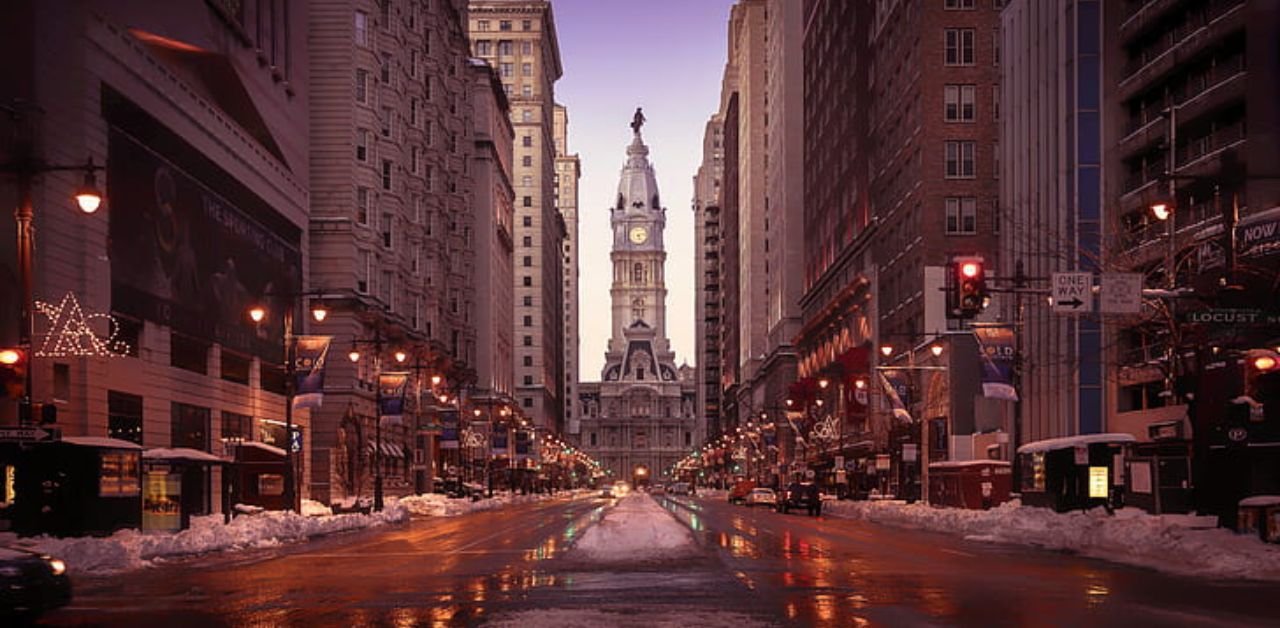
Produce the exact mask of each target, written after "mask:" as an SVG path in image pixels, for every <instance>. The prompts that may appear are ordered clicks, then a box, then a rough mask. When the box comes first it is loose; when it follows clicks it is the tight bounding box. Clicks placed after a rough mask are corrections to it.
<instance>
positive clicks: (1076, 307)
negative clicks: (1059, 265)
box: [1053, 273, 1093, 314]
mask: <svg viewBox="0 0 1280 628" xmlns="http://www.w3.org/2000/svg"><path fill="white" fill-rule="evenodd" d="M1053 311H1054V312H1055V313H1058V314H1080V313H1085V312H1092V311H1093V273H1053Z"/></svg>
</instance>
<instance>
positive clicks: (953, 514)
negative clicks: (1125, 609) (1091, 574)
mask: <svg viewBox="0 0 1280 628" xmlns="http://www.w3.org/2000/svg"><path fill="white" fill-rule="evenodd" d="M823 512H824V513H826V514H828V515H830V516H833V517H845V518H850V519H863V520H866V521H873V522H876V523H885V524H890V525H898V526H905V527H911V528H922V529H925V530H931V531H935V532H949V533H953V534H959V535H963V536H964V537H965V538H967V539H969V540H975V541H990V542H998V543H1013V544H1019V545H1032V546H1037V547H1045V548H1049V549H1054V550H1066V551H1073V552H1078V553H1080V554H1083V555H1086V556H1092V557H1094V558H1102V559H1105V560H1112V561H1116V562H1122V563H1127V564H1130V565H1139V566H1143V567H1149V568H1152V569H1156V570H1159V571H1166V572H1171V573H1178V574H1185V575H1195V576H1199V577H1209V578H1239V579H1251V580H1271V581H1280V546H1277V545H1269V544H1266V543H1263V542H1262V541H1261V540H1260V539H1259V538H1258V537H1257V536H1251V535H1242V534H1236V533H1234V532H1232V531H1230V530H1225V529H1222V528H1216V527H1213V519H1212V518H1207V517H1189V516H1186V515H1151V514H1148V513H1146V512H1144V511H1142V510H1139V509H1136V508H1123V509H1120V510H1118V511H1116V514H1115V515H1108V514H1107V513H1106V511H1104V510H1103V509H1101V508H1095V509H1093V510H1090V511H1073V512H1067V513H1057V512H1053V511H1052V510H1050V509H1047V508H1032V507H1022V506H1020V505H1019V503H1018V502H1017V501H1013V502H1008V503H1005V504H1002V505H1001V506H999V507H997V508H993V509H991V510H985V511H984V510H964V509H961V508H934V507H931V506H927V505H924V504H919V503H917V504H904V503H902V502H897V501H877V502H866V501H854V502H849V501H839V502H827V503H826V504H824V507H823Z"/></svg>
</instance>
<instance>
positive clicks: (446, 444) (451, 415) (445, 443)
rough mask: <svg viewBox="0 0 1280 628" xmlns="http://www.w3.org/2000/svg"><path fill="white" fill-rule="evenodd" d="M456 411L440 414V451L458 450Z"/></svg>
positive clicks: (444, 411)
mask: <svg viewBox="0 0 1280 628" xmlns="http://www.w3.org/2000/svg"><path fill="white" fill-rule="evenodd" d="M458 436H459V434H458V411H457V410H443V411H441V412H440V449H457V448H458V441H459V438H458Z"/></svg>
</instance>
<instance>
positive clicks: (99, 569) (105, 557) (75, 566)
mask: <svg viewBox="0 0 1280 628" xmlns="http://www.w3.org/2000/svg"><path fill="white" fill-rule="evenodd" d="M408 518H409V511H408V510H406V509H405V508H403V507H400V506H398V505H396V504H395V503H392V504H390V505H388V507H387V509H386V510H384V511H382V512H380V513H377V514H373V515H330V516H322V517H313V516H306V515H300V514H297V513H294V512H287V511H267V512H262V513H258V514H254V515H246V516H240V517H236V518H235V519H232V520H231V523H223V521H222V515H209V516H205V517H193V518H192V519H191V527H190V528H188V529H186V530H182V531H180V532H173V533H143V532H141V531H138V530H120V531H118V532H116V533H115V534H113V535H111V536H109V537H105V538H96V537H80V538H66V539H57V538H50V537H35V538H29V539H13V540H11V539H7V538H6V539H0V541H7V544H10V545H16V546H19V547H26V548H28V549H33V550H35V551H38V552H42V553H45V554H49V555H52V556H56V557H58V558H61V559H62V560H64V561H66V563H67V568H68V570H69V571H71V572H72V573H78V574H98V575H101V574H109V573H115V572H119V571H125V570H129V569H137V568H139V567H145V566H148V565H150V564H158V563H161V562H164V561H165V560H166V559H171V558H178V557H183V556H191V555H196V554H204V553H208V552H217V551H235V550H242V549H247V548H262V547H274V546H277V545H280V544H282V543H285V542H291V541H303V540H306V539H308V538H311V537H315V536H323V535H326V534H333V533H335V532H343V531H346V530H355V529H360V528H368V527H371V526H376V525H382V524H384V523H395V522H401V521H405V520H407V519H408ZM5 536H6V537H11V535H5Z"/></svg>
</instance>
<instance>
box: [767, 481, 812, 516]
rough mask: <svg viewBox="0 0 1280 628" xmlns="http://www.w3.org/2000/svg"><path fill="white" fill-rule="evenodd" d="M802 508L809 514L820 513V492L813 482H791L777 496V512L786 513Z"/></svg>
mask: <svg viewBox="0 0 1280 628" xmlns="http://www.w3.org/2000/svg"><path fill="white" fill-rule="evenodd" d="M801 508H803V509H804V510H805V511H806V512H808V513H809V514H810V515H813V516H815V517H816V516H818V515H820V514H822V493H819V492H818V485H817V484H814V483H813V482H792V483H791V485H790V486H788V487H787V488H785V489H783V491H782V494H781V495H779V496H778V512H781V513H784V514H785V513H787V512H788V511H790V510H792V509H795V510H799V509H801Z"/></svg>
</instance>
